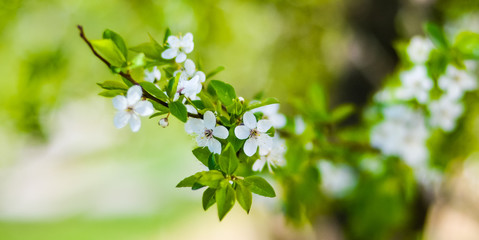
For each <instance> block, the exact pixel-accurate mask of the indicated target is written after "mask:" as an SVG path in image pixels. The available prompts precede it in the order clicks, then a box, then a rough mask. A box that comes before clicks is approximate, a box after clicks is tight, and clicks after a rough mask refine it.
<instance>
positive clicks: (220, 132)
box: [185, 111, 229, 154]
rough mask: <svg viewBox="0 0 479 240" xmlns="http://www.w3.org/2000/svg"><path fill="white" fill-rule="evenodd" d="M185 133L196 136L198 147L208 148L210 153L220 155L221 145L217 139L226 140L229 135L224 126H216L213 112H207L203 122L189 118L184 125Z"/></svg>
mask: <svg viewBox="0 0 479 240" xmlns="http://www.w3.org/2000/svg"><path fill="white" fill-rule="evenodd" d="M185 131H186V132H187V133H188V134H194V135H197V137H196V142H197V143H198V146H200V147H208V149H209V150H210V152H212V153H217V154H220V153H221V143H220V141H218V140H217V139H215V138H214V137H217V138H221V139H226V138H227V137H228V135H229V133H228V130H227V129H226V128H225V127H224V126H216V116H215V114H214V113H213V112H211V111H207V112H205V114H204V115H203V120H202V119H198V118H190V119H188V121H187V122H186V123H185Z"/></svg>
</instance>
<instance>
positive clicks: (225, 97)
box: [210, 80, 236, 106]
mask: <svg viewBox="0 0 479 240" xmlns="http://www.w3.org/2000/svg"><path fill="white" fill-rule="evenodd" d="M210 86H211V87H213V89H214V90H215V92H216V95H217V96H218V99H219V100H220V101H221V102H222V103H224V104H225V106H229V105H231V104H233V99H235V98H236V93H235V89H234V88H233V86H231V85H229V84H227V83H224V82H222V81H218V80H211V82H210Z"/></svg>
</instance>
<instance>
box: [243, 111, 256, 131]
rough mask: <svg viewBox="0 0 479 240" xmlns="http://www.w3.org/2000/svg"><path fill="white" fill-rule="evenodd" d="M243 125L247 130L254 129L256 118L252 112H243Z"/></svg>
mask: <svg viewBox="0 0 479 240" xmlns="http://www.w3.org/2000/svg"><path fill="white" fill-rule="evenodd" d="M243 123H244V125H245V126H246V127H248V128H249V129H255V128H256V117H255V116H254V114H253V113H252V112H245V113H244V115H243Z"/></svg>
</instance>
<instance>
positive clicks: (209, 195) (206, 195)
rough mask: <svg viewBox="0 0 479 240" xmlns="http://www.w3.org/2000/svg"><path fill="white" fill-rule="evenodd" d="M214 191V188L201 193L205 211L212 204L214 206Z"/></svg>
mask: <svg viewBox="0 0 479 240" xmlns="http://www.w3.org/2000/svg"><path fill="white" fill-rule="evenodd" d="M215 194H216V189H214V188H207V189H206V190H205V191H204V192H203V209H204V210H205V211H206V210H208V208H210V207H211V206H212V205H213V204H215V202H216V199H215Z"/></svg>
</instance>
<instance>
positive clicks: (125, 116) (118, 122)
mask: <svg viewBox="0 0 479 240" xmlns="http://www.w3.org/2000/svg"><path fill="white" fill-rule="evenodd" d="M130 117H131V114H130V113H127V112H125V111H119V112H117V113H116V115H115V118H113V124H115V127H116V128H122V127H124V126H126V124H128V121H129V120H130Z"/></svg>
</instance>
